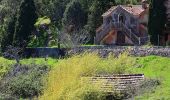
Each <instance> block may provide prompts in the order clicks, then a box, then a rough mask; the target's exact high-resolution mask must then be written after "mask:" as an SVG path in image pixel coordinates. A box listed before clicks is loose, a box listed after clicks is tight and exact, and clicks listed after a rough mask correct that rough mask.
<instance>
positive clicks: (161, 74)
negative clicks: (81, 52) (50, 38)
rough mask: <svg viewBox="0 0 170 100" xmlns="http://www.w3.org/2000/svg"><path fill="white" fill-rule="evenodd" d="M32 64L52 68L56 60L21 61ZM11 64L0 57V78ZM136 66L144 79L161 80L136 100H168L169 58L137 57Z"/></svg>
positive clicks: (135, 71)
mask: <svg viewBox="0 0 170 100" xmlns="http://www.w3.org/2000/svg"><path fill="white" fill-rule="evenodd" d="M32 62H34V63H36V64H42V63H47V64H48V65H51V66H54V65H56V63H57V62H58V60H55V59H52V58H49V59H48V61H47V62H45V61H44V59H43V58H34V59H24V60H22V61H21V63H23V64H29V63H32ZM13 63H14V61H13V60H7V59H4V58H2V57H0V78H1V74H2V73H4V72H6V71H7V69H8V65H10V64H13ZM138 64H139V65H140V66H141V67H140V68H134V69H133V72H134V73H144V74H145V77H146V78H158V79H160V80H161V85H160V86H158V87H157V88H156V89H155V90H154V91H147V93H145V94H144V95H141V96H139V97H137V99H140V100H141V99H143V100H155V99H159V100H162V99H163V100H167V99H170V58H166V57H158V56H148V57H138Z"/></svg>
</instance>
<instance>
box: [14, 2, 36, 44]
mask: <svg viewBox="0 0 170 100" xmlns="http://www.w3.org/2000/svg"><path fill="white" fill-rule="evenodd" d="M18 16H19V17H18V20H17V24H16V29H15V34H14V44H15V45H19V46H23V45H27V44H28V41H29V36H30V35H31V32H32V31H33V30H34V29H35V28H34V24H35V22H36V19H37V14H36V7H35V4H34V0H24V1H23V2H22V4H21V6H20V11H19V15H18Z"/></svg>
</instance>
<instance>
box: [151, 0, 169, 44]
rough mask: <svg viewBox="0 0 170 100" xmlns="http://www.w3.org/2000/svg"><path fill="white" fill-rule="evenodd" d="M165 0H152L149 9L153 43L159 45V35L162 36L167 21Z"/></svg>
mask: <svg viewBox="0 0 170 100" xmlns="http://www.w3.org/2000/svg"><path fill="white" fill-rule="evenodd" d="M164 2H165V0H152V2H151V3H150V9H149V34H150V35H151V43H152V44H153V45H158V35H159V37H161V35H162V33H163V30H164V28H165V23H166V8H165V6H164Z"/></svg>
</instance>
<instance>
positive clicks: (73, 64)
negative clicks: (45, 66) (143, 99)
mask: <svg viewBox="0 0 170 100" xmlns="http://www.w3.org/2000/svg"><path fill="white" fill-rule="evenodd" d="M122 61H124V62H122ZM134 64H135V59H134V58H132V57H130V56H128V55H127V53H124V54H123V55H120V56H119V57H118V58H114V57H113V55H112V56H110V57H109V58H107V59H103V58H100V57H99V56H98V55H97V54H94V53H90V54H89V53H84V54H81V55H76V56H73V57H71V58H68V59H63V60H60V61H59V63H58V64H56V67H55V68H54V69H52V70H51V71H50V73H49V77H48V83H47V86H46V89H45V91H44V94H43V95H42V96H41V97H40V98H39V99H42V100H44V99H49V100H52V99H56V100H103V99H102V98H106V94H103V93H101V92H100V89H99V86H95V85H92V84H88V82H87V83H86V82H82V81H81V78H82V77H88V76H89V77H91V76H96V75H111V74H121V73H130V71H129V70H128V69H131V68H133V66H134Z"/></svg>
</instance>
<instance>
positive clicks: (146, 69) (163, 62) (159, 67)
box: [134, 56, 170, 100]
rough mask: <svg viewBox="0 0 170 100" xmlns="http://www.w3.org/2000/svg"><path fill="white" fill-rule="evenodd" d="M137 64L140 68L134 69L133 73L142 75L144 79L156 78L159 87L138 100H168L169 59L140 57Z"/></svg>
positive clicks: (169, 91)
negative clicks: (159, 81)
mask: <svg viewBox="0 0 170 100" xmlns="http://www.w3.org/2000/svg"><path fill="white" fill-rule="evenodd" d="M138 63H139V64H140V65H142V67H141V68H135V69H134V72H135V73H144V74H145V77H146V78H157V79H160V80H161V85H160V86H158V87H157V88H156V89H155V90H154V91H148V92H147V93H145V94H144V95H142V96H140V97H138V99H140V100H141V99H144V100H157V99H158V100H167V99H168V100H170V58H166V57H158V56H148V57H140V58H139V60H138Z"/></svg>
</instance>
